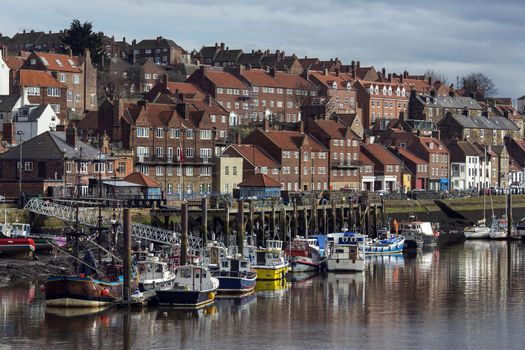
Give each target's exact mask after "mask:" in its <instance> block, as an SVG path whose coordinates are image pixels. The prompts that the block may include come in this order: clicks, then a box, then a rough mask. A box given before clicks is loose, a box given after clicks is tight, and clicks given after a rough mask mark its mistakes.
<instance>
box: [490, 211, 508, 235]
mask: <svg viewBox="0 0 525 350" xmlns="http://www.w3.org/2000/svg"><path fill="white" fill-rule="evenodd" d="M507 225H508V221H507V217H506V216H505V215H504V216H503V217H501V218H500V219H498V218H496V217H493V218H492V224H491V225H490V232H489V237H490V239H506V238H507V230H508V227H507Z"/></svg>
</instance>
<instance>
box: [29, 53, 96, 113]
mask: <svg viewBox="0 0 525 350" xmlns="http://www.w3.org/2000/svg"><path fill="white" fill-rule="evenodd" d="M22 69H32V70H39V71H44V72H46V73H48V74H50V75H51V76H53V77H54V78H55V79H56V80H58V82H60V83H61V84H64V85H65V86H66V87H67V91H66V101H67V108H68V109H69V110H70V111H71V112H73V113H75V114H78V115H80V114H82V113H83V112H84V111H86V110H97V69H96V68H95V67H94V66H93V64H92V63H91V56H90V54H89V51H87V50H86V52H85V54H84V56H72V55H62V54H56V53H43V52H32V53H31V54H30V55H29V57H28V58H27V60H26V61H25V63H24V65H23V67H22ZM61 113H65V111H63V112H62V111H61Z"/></svg>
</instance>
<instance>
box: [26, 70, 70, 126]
mask: <svg viewBox="0 0 525 350" xmlns="http://www.w3.org/2000/svg"><path fill="white" fill-rule="evenodd" d="M18 84H19V87H20V89H21V90H23V92H24V93H25V94H26V96H27V98H28V100H29V102H30V103H32V104H43V105H46V104H49V105H50V106H51V108H52V109H53V111H54V112H55V114H56V115H57V116H58V117H59V118H60V120H61V121H62V123H64V122H67V100H66V95H67V86H65V85H64V84H62V83H60V82H58V81H57V80H56V79H55V78H53V76H51V75H49V74H48V73H46V72H43V71H37V70H31V69H21V70H20V71H19V82H18Z"/></svg>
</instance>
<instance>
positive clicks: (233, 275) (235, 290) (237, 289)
mask: <svg viewBox="0 0 525 350" xmlns="http://www.w3.org/2000/svg"><path fill="white" fill-rule="evenodd" d="M213 276H214V277H216V278H217V279H218V280H219V289H218V290H217V292H218V293H231V294H247V293H251V292H252V291H253V290H254V288H255V282H256V279H257V273H256V272H254V271H251V265H250V261H249V260H248V259H244V258H238V257H229V258H227V259H224V260H222V261H221V264H220V268H219V271H217V272H214V274H213Z"/></svg>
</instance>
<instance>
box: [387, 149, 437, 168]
mask: <svg viewBox="0 0 525 350" xmlns="http://www.w3.org/2000/svg"><path fill="white" fill-rule="evenodd" d="M392 148H393V149H394V150H395V151H396V152H397V153H398V154H399V156H400V157H401V158H404V159H408V160H410V161H411V162H412V163H414V164H419V165H424V164H428V162H427V161H426V160H424V159H421V158H419V157H418V156H416V155H415V154H414V153H412V152H410V151H409V150H407V149H406V148H404V147H392Z"/></svg>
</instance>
